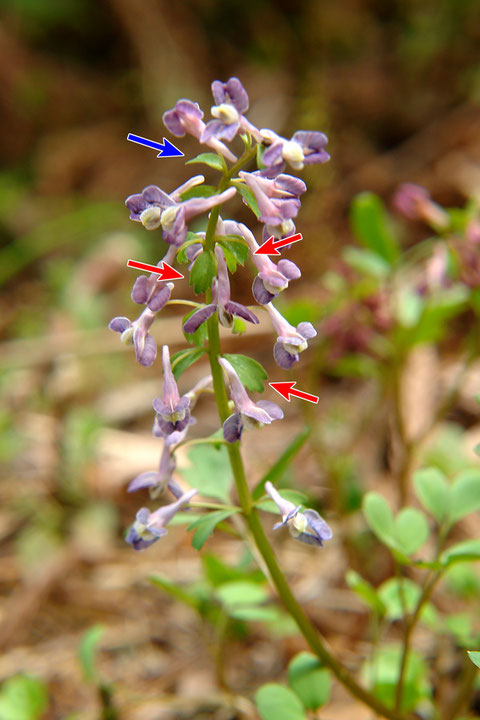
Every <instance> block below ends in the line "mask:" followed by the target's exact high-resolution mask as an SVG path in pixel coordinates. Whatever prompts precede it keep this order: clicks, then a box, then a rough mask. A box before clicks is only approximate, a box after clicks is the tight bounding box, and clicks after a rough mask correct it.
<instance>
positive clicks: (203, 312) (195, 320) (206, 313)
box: [183, 305, 217, 335]
mask: <svg viewBox="0 0 480 720" xmlns="http://www.w3.org/2000/svg"><path fill="white" fill-rule="evenodd" d="M216 309H217V306H216V305H205V306H204V307H202V308H199V309H198V310H195V312H194V313H193V315H190V317H189V318H188V320H187V321H186V322H185V323H184V324H183V332H186V333H188V334H189V335H191V334H192V333H194V332H195V330H198V328H199V327H200V325H202V324H203V323H204V322H206V321H207V320H208V318H209V317H212V315H213V313H214V312H215V311H216Z"/></svg>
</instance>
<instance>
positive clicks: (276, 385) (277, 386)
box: [268, 382, 295, 402]
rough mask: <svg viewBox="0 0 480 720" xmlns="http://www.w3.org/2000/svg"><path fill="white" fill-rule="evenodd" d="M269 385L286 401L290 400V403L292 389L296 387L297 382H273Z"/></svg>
mask: <svg viewBox="0 0 480 720" xmlns="http://www.w3.org/2000/svg"><path fill="white" fill-rule="evenodd" d="M268 384H269V385H270V387H272V388H273V389H274V390H276V391H277V392H278V393H279V394H280V395H281V396H282V397H284V398H285V400H288V402H290V393H291V392H292V388H293V386H294V385H295V382H273V383H268Z"/></svg>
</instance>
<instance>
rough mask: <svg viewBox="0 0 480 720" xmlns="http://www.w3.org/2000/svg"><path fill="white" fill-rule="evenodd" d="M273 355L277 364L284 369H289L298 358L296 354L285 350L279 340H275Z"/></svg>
mask: <svg viewBox="0 0 480 720" xmlns="http://www.w3.org/2000/svg"><path fill="white" fill-rule="evenodd" d="M273 357H274V358H275V362H276V363H277V365H279V366H280V367H281V368H284V370H290V368H292V367H293V366H294V365H295V363H296V362H298V360H299V356H298V354H295V355H292V354H291V353H289V352H287V351H286V350H285V348H284V347H283V345H282V344H281V343H279V342H276V343H275V345H274V347H273Z"/></svg>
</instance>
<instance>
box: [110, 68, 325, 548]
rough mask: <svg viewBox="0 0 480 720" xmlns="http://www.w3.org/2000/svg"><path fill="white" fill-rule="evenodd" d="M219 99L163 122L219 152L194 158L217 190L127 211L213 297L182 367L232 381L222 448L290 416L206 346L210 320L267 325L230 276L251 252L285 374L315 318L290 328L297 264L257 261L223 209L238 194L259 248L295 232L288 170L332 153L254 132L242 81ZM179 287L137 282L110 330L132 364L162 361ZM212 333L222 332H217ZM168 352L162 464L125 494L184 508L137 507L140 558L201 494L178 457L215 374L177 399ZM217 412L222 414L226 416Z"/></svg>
mask: <svg viewBox="0 0 480 720" xmlns="http://www.w3.org/2000/svg"><path fill="white" fill-rule="evenodd" d="M212 94H213V101H214V104H213V106H212V107H211V116H212V119H211V120H209V121H208V122H207V121H204V112H203V111H202V109H201V108H200V107H199V105H198V103H196V102H193V101H191V100H188V99H181V100H179V101H178V102H177V103H176V105H175V107H173V108H172V109H170V110H168V111H167V112H166V113H165V114H164V116H163V120H164V123H165V126H166V127H167V129H168V130H169V131H170V132H171V133H172V134H173V135H174V136H176V137H183V136H185V135H186V134H189V135H191V136H193V137H194V138H196V139H197V140H198V141H199V142H200V143H202V144H205V145H206V146H208V147H209V148H211V150H213V151H215V152H216V153H217V155H215V156H213V160H212V155H211V154H210V155H206V156H205V155H201V156H199V157H198V158H197V159H196V161H197V162H202V161H204V162H206V164H207V165H210V167H216V168H217V169H220V168H222V169H223V176H222V178H221V180H220V182H219V183H218V186H217V188H216V189H214V188H212V186H208V185H205V178H204V176H203V175H196V176H194V177H192V178H190V179H189V180H187V181H186V182H185V183H183V184H182V185H180V186H179V187H177V188H176V189H175V190H172V191H169V192H166V191H165V190H162V189H161V188H160V187H157V186H156V185H148V186H147V187H145V188H144V189H143V190H142V191H141V192H138V193H135V194H133V195H130V196H129V197H128V198H127V199H126V201H125V204H126V206H127V208H128V210H129V212H130V218H131V219H132V220H133V221H135V222H139V223H141V224H142V225H143V226H144V227H145V228H146V229H147V230H150V231H155V230H159V231H160V232H161V236H162V238H163V241H164V242H165V243H166V254H165V255H164V257H163V258H162V260H160V261H159V263H158V265H160V264H161V263H163V262H166V263H167V264H169V265H173V264H174V263H175V262H188V263H189V271H190V281H191V284H192V285H193V287H194V289H195V292H202V291H205V300H204V302H203V303H193V305H194V307H195V310H194V311H193V312H190V313H189V314H188V315H187V316H186V317H185V318H184V320H183V330H184V333H185V334H186V336H187V337H188V339H189V341H190V340H192V338H193V340H192V342H196V343H197V346H198V347H197V349H195V348H194V349H193V350H192V351H186V356H185V357H187V356H189V357H190V355H189V353H192V355H191V359H192V361H191V362H190V360H189V362H188V364H187V365H186V367H188V366H189V365H190V364H192V362H196V360H197V359H199V358H200V357H201V356H202V355H203V354H204V352H205V351H207V352H208V355H209V359H210V364H211V369H212V375H213V376H214V377H216V381H215V383H214V386H215V390H217V389H218V382H219V377H220V382H222V377H221V375H222V372H223V373H224V377H223V382H227V384H228V387H229V394H230V412H231V414H230V415H229V416H228V417H227V418H226V419H225V420H224V423H223V442H226V443H236V442H238V441H239V440H240V438H241V437H242V433H243V431H244V430H245V429H250V428H259V427H262V426H263V425H269V424H271V423H272V422H273V421H274V420H279V419H281V418H282V417H283V411H282V409H281V408H280V407H279V406H278V405H277V404H276V403H274V402H272V401H269V400H259V401H257V402H255V401H254V400H252V399H251V398H250V397H249V395H248V393H247V390H246V387H245V385H244V383H243V382H242V379H241V376H242V372H241V368H240V367H236V366H235V362H234V361H233V359H232V362H230V360H227V359H226V358H224V357H221V354H220V353H219V352H218V351H215V352H214V351H213V350H212V347H211V345H209V347H205V346H204V342H205V337H206V336H208V337H209V338H210V333H211V331H212V323H214V327H215V328H217V324H220V325H221V326H223V327H225V328H232V327H233V329H234V330H235V329H236V327H237V325H236V323H237V322H238V320H241V321H246V322H248V323H251V324H252V325H256V324H258V322H259V319H258V317H257V314H256V312H254V311H253V310H252V309H251V308H250V307H248V306H247V305H245V304H243V303H241V302H238V301H236V300H235V299H232V297H231V286H230V277H229V271H230V272H233V271H234V270H235V268H236V266H237V264H238V263H239V262H240V263H242V264H243V263H244V262H245V260H246V256H247V255H249V256H250V257H251V259H252V260H253V263H254V266H255V269H256V274H255V277H254V279H253V285H252V295H253V297H252V301H255V302H256V303H257V304H258V306H260V309H262V308H263V309H265V310H266V311H267V314H268V316H269V318H270V320H271V323H272V326H273V329H274V330H275V332H276V335H277V339H276V341H275V343H274V347H273V356H274V359H275V361H276V363H277V364H278V365H279V366H280V367H281V368H284V369H287V370H288V369H290V368H291V367H293V365H294V364H295V363H297V362H298V361H299V357H300V353H301V352H303V351H304V350H305V349H306V348H307V345H308V341H309V340H310V339H311V338H313V337H315V335H316V334H317V333H316V330H315V328H314V327H313V325H312V324H311V323H309V322H300V323H299V324H298V325H297V326H296V327H294V326H293V325H291V324H290V323H289V322H288V321H287V320H286V318H284V317H283V316H282V315H281V314H280V312H279V310H278V309H277V308H276V307H274V306H273V305H272V300H274V299H275V298H277V297H278V296H279V295H280V293H282V292H283V291H285V290H286V289H287V288H288V286H289V283H290V282H292V281H294V280H297V279H298V278H299V277H300V276H301V272H300V269H299V268H298V267H297V265H296V264H295V263H293V262H291V261H290V260H287V259H285V258H281V259H280V260H279V261H278V262H274V261H273V260H272V259H271V258H270V257H268V256H267V255H261V254H256V251H257V250H258V249H259V244H258V242H257V240H256V238H255V236H254V234H253V232H252V231H251V230H250V229H249V228H248V227H247V226H246V225H244V224H240V223H238V222H236V221H234V220H222V218H221V217H220V210H221V211H222V214H223V213H224V206H225V205H226V203H228V202H229V201H231V200H232V199H233V198H234V197H235V196H236V195H237V194H238V195H241V197H242V199H243V201H244V202H245V203H246V204H247V206H249V207H250V208H251V209H252V210H253V211H254V212H255V213H256V214H257V217H258V220H259V222H260V223H261V225H262V227H261V238H262V242H263V241H264V240H266V239H268V238H269V237H270V236H273V237H275V238H285V237H289V236H290V235H291V234H293V233H294V232H295V230H296V226H295V221H296V218H297V215H298V212H299V210H300V206H301V196H302V195H303V194H304V193H305V191H306V189H307V188H306V185H305V183H304V182H303V180H301V179H300V178H298V177H295V176H293V175H291V174H287V173H288V169H290V170H291V171H298V170H301V169H302V168H303V167H304V166H305V165H312V164H315V163H317V164H322V163H325V162H326V161H327V160H328V159H329V155H328V153H327V152H326V150H325V146H326V144H327V137H326V136H325V135H324V134H323V133H321V132H317V131H303V130H301V131H297V132H295V133H294V134H293V136H292V137H291V138H290V139H286V138H283V137H281V136H280V135H278V134H277V133H275V132H274V131H273V130H269V129H258V128H257V127H255V126H254V125H253V124H252V123H251V122H250V120H248V118H247V117H246V113H247V111H248V109H249V104H250V102H249V97H248V94H247V92H246V90H245V88H244V87H243V85H242V83H241V82H240V80H239V79H238V78H235V77H233V78H230V79H229V80H227V81H226V82H220V81H215V82H214V83H213V84H212ZM232 142H235V143H236V144H237V145H238V146H239V147H240V143H241V142H243V144H244V151H243V154H242V155H241V157H240V159H238V157H239V155H240V153H239V151H238V150H236V149H231V148H230V147H229V146H228V145H229V143H232ZM255 157H256V158H257V168H256V169H255V168H253V169H252V168H251V167H249V164H250V163H251V162H252V161H253V159H254V158H255ZM205 158H207V159H208V161H207V159H205ZM227 162H230V163H234V166H232V167H230V168H229V167H228V165H227ZM212 163H213V164H212ZM287 168H288V169H287ZM286 171H287V172H286ZM235 173H236V175H235ZM202 215H204V216H208V215H209V219H208V225H207V229H206V230H205V231H204V232H201V231H200V232H198V231H196V232H195V231H194V228H193V227H192V221H193V220H194V219H196V218H199V216H202ZM174 290H176V288H175V287H174V284H173V283H171V282H163V281H159V279H158V275H157V274H155V273H151V274H150V275H140V276H139V277H138V278H137V279H136V281H135V283H134V285H133V289H132V295H131V296H132V300H133V302H134V303H136V304H137V305H141V306H143V309H142V312H141V313H140V315H139V317H138V318H137V319H136V320H133V321H131V320H129V319H128V318H126V317H116V318H114V319H113V320H112V321H111V323H110V328H111V329H112V330H114V331H115V332H118V333H120V334H121V339H122V341H124V342H129V343H132V344H133V345H134V348H135V355H136V359H137V361H138V362H139V363H140V364H141V365H143V366H145V367H149V366H151V365H152V364H153V362H154V361H155V359H156V356H157V347H156V342H155V339H154V337H153V334H151V329H152V325H153V323H154V321H155V319H156V317H157V316H158V314H159V312H160V311H161V310H162V309H163V308H165V306H166V305H168V304H169V303H171V302H175V303H177V304H181V303H186V304H187V305H192V302H191V301H190V300H188V301H187V300H181V299H179V298H175V299H174V300H172V299H171V298H172V295H173V293H174ZM236 319H238V320H236ZM215 332H216V333H217V336H218V329H216V330H215ZM180 354H181V353H180ZM161 356H162V357H161V360H162V370H163V389H162V394H161V396H160V397H158V398H156V399H155V400H154V401H153V410H154V413H155V418H154V424H153V434H154V435H155V436H156V437H158V438H159V440H161V442H162V449H161V454H160V461H159V465H158V469H157V470H150V471H148V472H143V473H141V474H140V475H138V476H137V477H136V478H134V479H133V480H132V482H131V483H130V485H129V487H128V490H129V492H134V491H141V490H145V489H148V491H149V493H150V497H151V498H152V499H155V498H157V497H159V496H160V495H161V494H162V493H163V492H164V491H165V490H166V489H167V488H168V489H169V491H170V492H171V493H172V494H173V495H174V496H175V498H176V500H175V502H173V503H171V504H167V505H165V506H163V507H160V508H159V509H157V510H155V511H154V512H150V511H149V510H148V509H147V508H145V507H143V508H141V509H140V510H139V512H138V513H137V516H136V520H135V522H134V523H133V525H132V526H131V527H130V529H129V531H128V533H127V536H126V540H127V542H128V543H130V544H131V545H132V546H133V547H134V548H135V549H136V550H140V549H143V548H146V547H148V546H150V545H151V544H152V543H154V542H155V541H156V540H157V539H158V538H160V537H162V536H163V535H165V533H166V530H165V525H166V524H167V523H168V522H169V521H170V520H171V518H172V517H173V515H174V514H175V513H176V512H177V511H178V510H180V509H182V508H184V506H185V505H186V504H187V503H188V502H189V501H190V500H191V499H192V497H193V496H194V495H195V494H196V493H197V489H191V490H187V491H185V490H184V489H183V488H182V487H181V486H180V485H179V484H178V483H177V481H176V479H175V477H174V475H175V470H176V460H175V452H176V450H177V448H178V447H179V445H180V444H183V443H185V442H188V441H187V440H186V438H187V434H188V432H189V429H190V427H191V426H192V424H193V423H194V418H193V417H192V410H193V407H194V405H195V402H196V399H197V397H198V395H199V394H200V393H201V392H203V391H204V390H206V389H207V388H209V387H210V385H211V383H212V378H211V377H210V376H208V377H206V378H204V379H202V380H201V381H200V382H199V383H197V385H196V386H195V387H194V388H193V389H192V390H190V391H189V392H186V393H184V394H180V392H179V389H178V386H177V380H176V377H175V375H174V370H173V369H172V365H173V367H174V368H175V367H176V366H177V367H178V373H177V370H175V373H177V375H178V374H179V373H180V372H181V371H182V370H183V369H184V367H183V366H181V365H180V364H178V365H177V363H178V362H179V361H178V359H177V358H176V357H172V358H171V357H170V350H169V347H168V345H166V344H165V345H163V348H162V353H161ZM233 357H234V356H232V358H233ZM215 372H216V375H215ZM247 385H248V383H247ZM222 392H223V391H222ZM217 399H218V398H217ZM224 402H226V400H224ZM219 407H220V406H219ZM221 414H223V415H224V416H225V415H226V413H225V412H224V411H222V413H221ZM196 442H198V440H196ZM266 490H267V492H268V493H269V494H270V495H271V497H272V498H273V499H274V500H275V502H276V503H277V505H278V507H279V509H280V512H281V513H282V516H283V522H282V523H281V524H287V525H288V526H289V527H290V530H291V533H292V535H293V536H294V537H296V538H297V539H299V540H301V541H302V542H308V543H310V544H317V545H321V544H322V542H323V540H326V539H328V538H329V537H330V536H331V533H330V530H329V528H328V526H327V525H326V523H325V522H324V521H323V520H322V519H321V518H320V516H319V515H318V513H316V512H315V511H314V510H305V511H304V512H302V513H301V512H300V509H299V508H295V507H293V506H292V507H290V505H291V503H288V501H286V500H284V499H282V498H281V497H280V495H278V493H277V492H276V491H275V489H274V488H273V487H272V486H270V485H268V487H266Z"/></svg>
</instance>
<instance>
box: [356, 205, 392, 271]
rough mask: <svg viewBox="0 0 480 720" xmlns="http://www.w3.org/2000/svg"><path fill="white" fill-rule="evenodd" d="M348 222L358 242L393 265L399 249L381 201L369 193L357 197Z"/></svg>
mask: <svg viewBox="0 0 480 720" xmlns="http://www.w3.org/2000/svg"><path fill="white" fill-rule="evenodd" d="M350 220H351V223H352V228H353V231H354V233H355V237H356V238H357V240H358V242H359V243H360V244H361V245H363V246H364V247H366V248H368V249H369V250H371V251H372V253H374V254H375V255H377V256H378V257H380V258H382V259H383V260H385V261H386V262H387V263H388V264H389V265H394V264H395V263H396V262H397V261H398V258H399V254H400V248H399V245H398V242H397V239H396V237H395V235H394V234H393V232H392V230H391V228H390V225H389V220H388V216H387V213H386V211H385V207H384V205H383V202H382V201H381V199H380V198H379V197H378V196H377V195H375V194H374V193H371V192H363V193H360V194H359V195H357V196H356V197H355V198H354V200H353V202H352V206H351V211H350Z"/></svg>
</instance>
